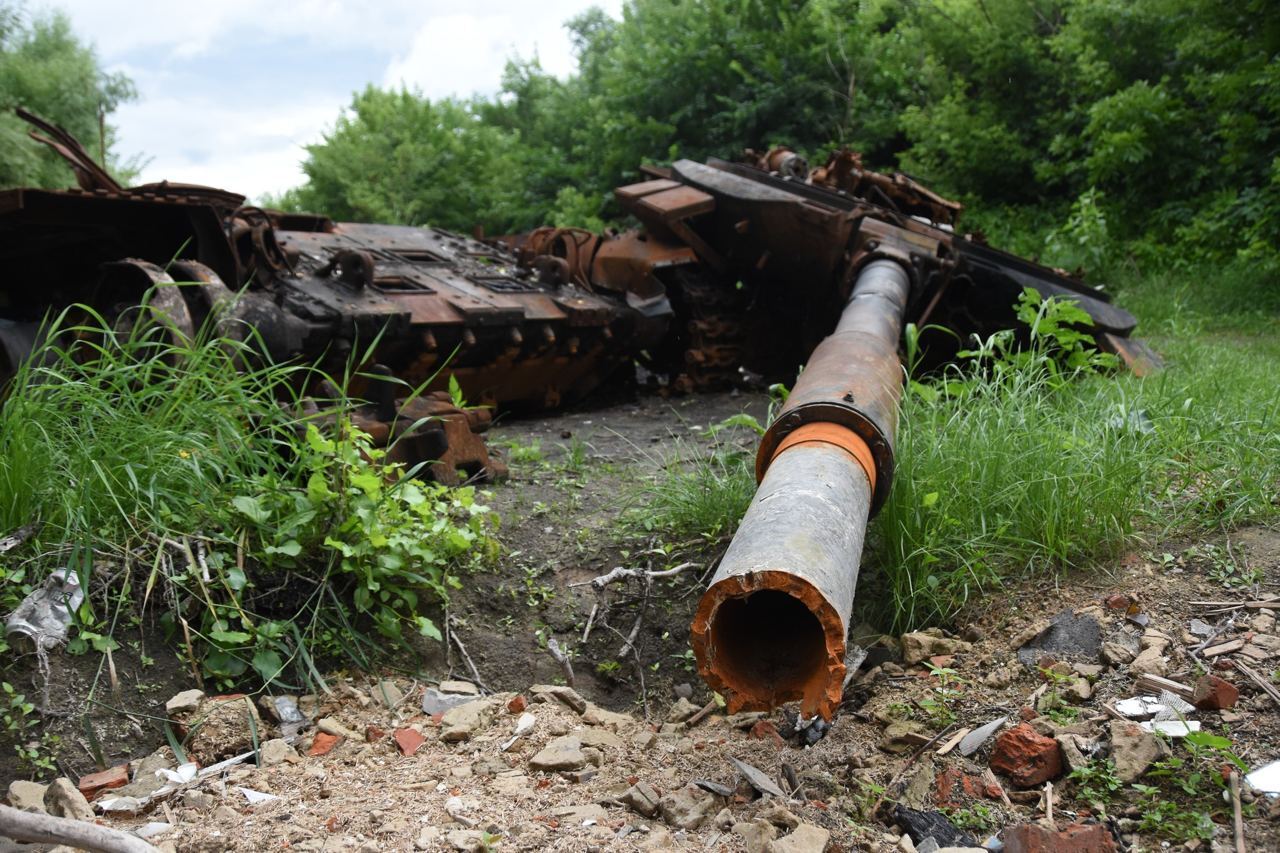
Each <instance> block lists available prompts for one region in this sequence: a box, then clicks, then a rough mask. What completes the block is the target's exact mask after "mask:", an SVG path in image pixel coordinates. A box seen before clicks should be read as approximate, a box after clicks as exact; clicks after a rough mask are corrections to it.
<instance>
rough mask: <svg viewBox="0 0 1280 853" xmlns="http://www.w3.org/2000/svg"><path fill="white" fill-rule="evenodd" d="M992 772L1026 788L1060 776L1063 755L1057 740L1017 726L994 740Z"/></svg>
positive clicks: (1023, 725) (1027, 727) (1022, 724)
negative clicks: (1003, 775) (1000, 774)
mask: <svg viewBox="0 0 1280 853" xmlns="http://www.w3.org/2000/svg"><path fill="white" fill-rule="evenodd" d="M991 769H992V770H995V771H997V772H999V773H1003V774H1005V775H1006V776H1008V777H1009V778H1010V780H1012V781H1013V783H1014V784H1015V785H1018V786H1019V787H1023V788H1029V787H1031V786H1032V785H1039V784H1041V783H1042V782H1047V781H1049V780H1050V779H1054V778H1057V777H1058V776H1059V775H1060V774H1061V773H1062V752H1061V750H1059V749H1058V742H1057V741H1056V740H1054V739H1053V738H1051V737H1045V736H1044V735H1042V734H1040V733H1039V732H1037V731H1036V730H1035V729H1033V728H1032V727H1031V726H1029V725H1027V724H1026V723H1020V724H1019V725H1017V726H1015V727H1013V728H1012V729H1009V730H1008V731H1006V732H1004V733H1003V734H1001V735H1000V736H999V737H997V738H996V743H995V747H994V748H993V749H992V752H991Z"/></svg>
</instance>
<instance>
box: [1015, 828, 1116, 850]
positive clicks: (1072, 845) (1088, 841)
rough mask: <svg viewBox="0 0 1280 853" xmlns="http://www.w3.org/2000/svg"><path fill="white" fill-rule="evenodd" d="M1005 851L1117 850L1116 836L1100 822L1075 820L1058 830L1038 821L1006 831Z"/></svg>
mask: <svg viewBox="0 0 1280 853" xmlns="http://www.w3.org/2000/svg"><path fill="white" fill-rule="evenodd" d="M1004 849H1005V853H1114V851H1115V849H1116V842H1115V839H1114V838H1112V837H1111V833H1110V832H1108V831H1107V828H1106V827H1105V826H1104V825H1102V824H1100V823H1089V824H1086V823H1073V824H1071V825H1070V826H1068V827H1066V828H1065V829H1062V830H1059V831H1058V832H1054V831H1053V830H1052V829H1049V828H1048V827H1047V826H1042V825H1041V824H1038V823H1023V824H1019V825H1018V826H1012V827H1009V828H1008V829H1006V830H1005V831H1004Z"/></svg>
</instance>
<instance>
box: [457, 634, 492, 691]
mask: <svg viewBox="0 0 1280 853" xmlns="http://www.w3.org/2000/svg"><path fill="white" fill-rule="evenodd" d="M449 639H451V640H453V643H454V645H456V646H457V647H458V653H459V654H461V655H462V659H463V660H464V661H466V664H467V669H469V670H471V680H472V681H474V682H475V683H476V686H477V687H479V688H480V689H481V690H483V691H484V692H485V693H492V692H493V691H492V690H490V689H489V688H488V686H487V685H485V683H484V681H483V680H482V679H481V678H480V670H478V669H476V664H475V661H473V660H471V655H469V654H467V647H466V646H464V645H463V644H462V638H461V637H459V636H458V627H457V626H456V625H453V626H452V630H451V631H449Z"/></svg>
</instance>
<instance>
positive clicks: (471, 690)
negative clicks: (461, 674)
mask: <svg viewBox="0 0 1280 853" xmlns="http://www.w3.org/2000/svg"><path fill="white" fill-rule="evenodd" d="M440 692H441V693H458V694H462V695H465V696H479V695H480V690H479V689H478V688H477V687H476V686H475V685H474V684H472V683H471V682H470V681H442V682H440Z"/></svg>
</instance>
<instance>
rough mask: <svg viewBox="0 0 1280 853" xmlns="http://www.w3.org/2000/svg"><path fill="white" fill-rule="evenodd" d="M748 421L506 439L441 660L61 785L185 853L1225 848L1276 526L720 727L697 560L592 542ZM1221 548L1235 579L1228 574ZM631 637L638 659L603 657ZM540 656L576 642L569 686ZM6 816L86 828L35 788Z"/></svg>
mask: <svg viewBox="0 0 1280 853" xmlns="http://www.w3.org/2000/svg"><path fill="white" fill-rule="evenodd" d="M766 405H767V401H766V400H765V399H764V398H763V396H761V395H751V394H737V393H734V394H720V395H707V396H703V397H684V398H676V399H671V400H667V399H662V398H658V397H649V398H642V399H640V400H639V401H635V400H628V401H623V402H620V403H615V404H613V405H601V406H597V407H594V408H592V409H582V410H578V411H574V412H570V413H566V414H562V415H557V416H554V417H546V418H542V419H538V420H527V421H512V422H507V423H503V424H500V425H499V426H498V428H497V429H496V431H495V435H494V436H493V444H494V446H496V447H500V448H503V452H504V453H505V455H506V456H507V458H508V461H509V463H510V466H511V469H512V473H513V477H512V479H511V480H510V481H508V482H506V483H503V484H498V485H495V486H493V487H492V488H491V490H490V493H489V496H488V500H489V501H490V502H491V504H492V505H493V506H494V507H495V508H497V509H498V511H499V512H500V514H501V515H502V517H503V519H504V524H505V525H506V526H505V529H504V530H503V531H502V533H501V536H502V539H503V541H504V544H505V547H506V554H505V560H506V565H505V567H504V568H502V569H496V570H494V571H492V572H490V573H487V574H483V575H478V576H476V577H475V578H474V581H475V582H474V583H470V584H468V585H467V588H466V589H465V590H463V591H460V592H459V593H458V594H457V596H455V598H454V599H453V602H452V604H451V615H450V619H449V624H450V626H451V628H452V630H453V632H454V634H456V638H457V641H460V642H456V643H455V642H451V643H449V644H448V648H449V653H448V654H447V655H446V654H445V651H444V649H443V648H436V650H435V653H434V657H427V658H426V659H425V660H424V662H423V663H422V667H421V669H420V670H419V672H418V673H417V675H416V677H409V676H407V675H405V674H396V673H394V672H390V671H387V672H384V673H382V674H375V673H350V672H348V673H341V672H339V673H336V674H334V675H333V676H332V677H331V678H330V679H329V680H328V682H327V683H328V685H329V688H330V691H331V693H330V694H328V695H323V694H322V695H309V696H298V697H291V698H292V699H293V700H294V701H295V703H296V708H297V710H298V711H299V712H300V713H301V717H302V719H300V720H299V719H298V718H296V717H290V716H289V715H288V714H284V715H283V720H282V714H281V712H280V711H279V709H278V707H277V703H275V702H274V701H273V700H272V699H271V698H270V697H267V696H257V697H253V698H247V697H237V696H230V697H227V696H221V697H214V696H204V695H203V694H201V693H199V692H188V693H183V694H179V695H175V696H173V698H172V699H169V701H168V702H167V703H164V705H163V707H161V703H160V702H155V707H154V708H152V709H151V713H154V714H156V715H157V716H167V717H169V718H170V720H171V721H172V722H173V724H174V727H175V730H176V731H177V732H178V733H179V734H180V735H182V736H185V743H186V752H187V754H186V756H185V757H186V758H189V759H191V760H193V761H195V762H196V763H197V764H198V765H199V766H200V767H201V768H212V772H209V771H205V773H204V774H203V775H196V774H197V771H196V769H195V768H194V767H188V768H185V769H184V768H182V767H179V766H178V765H179V764H180V762H179V761H178V760H177V758H176V756H175V755H174V752H173V750H172V749H171V748H170V747H168V746H163V745H160V744H162V743H163V741H161V742H160V743H156V742H148V741H147V740H146V739H145V738H132V739H130V740H128V741H125V742H122V743H118V744H114V745H110V746H111V749H110V754H111V755H112V756H114V759H113V760H115V761H116V762H117V763H118V765H119V766H118V767H117V768H116V769H114V770H108V771H107V772H106V773H105V774H90V773H89V772H88V771H90V770H92V768H91V767H88V766H86V767H85V768H84V769H85V771H86V775H85V776H83V777H80V778H78V779H77V780H76V781H77V782H78V784H79V787H80V789H81V790H82V791H83V792H84V793H85V794H87V795H88V796H89V799H90V800H91V801H92V806H91V807H92V808H94V809H95V810H96V812H97V814H96V816H95V819H96V820H97V821H98V822H99V823H101V824H103V825H106V826H110V827H114V828H118V829H121V830H128V831H133V832H136V833H137V834H140V835H143V836H146V837H147V838H148V840H149V842H150V843H152V844H154V845H157V846H158V847H160V848H161V849H172V850H192V851H214V850H268V849H296V850H365V851H374V850H455V849H456V850H575V851H576V850H583V851H585V850H635V849H646V850H679V849H683V850H750V851H757V850H769V851H821V850H828V851H836V850H883V851H889V850H893V851H902V853H911V851H912V850H932V849H934V848H935V846H936V847H938V848H955V847H961V848H963V847H984V848H985V849H988V850H999V849H1004V850H1009V851H1014V850H1091V851H1092V850H1098V851H1101V850H1153V849H1161V848H1162V847H1163V846H1164V845H1173V846H1182V847H1183V848H1184V849H1187V850H1197V849H1200V850H1211V849H1212V850H1231V849H1237V848H1236V847H1235V846H1234V845H1235V840H1234V832H1235V831H1234V829H1233V811H1234V809H1233V804H1232V797H1231V795H1230V791H1231V785H1230V784H1229V783H1228V782H1226V781H1223V780H1224V779H1228V778H1229V777H1228V776H1222V775H1221V774H1225V773H1229V771H1231V770H1232V769H1235V768H1237V767H1238V768H1240V772H1241V775H1243V772H1245V771H1253V770H1255V769H1257V768H1260V767H1263V766H1265V765H1267V764H1268V763H1270V762H1271V761H1273V760H1274V759H1275V758H1277V756H1280V725H1277V721H1278V720H1280V694H1277V693H1276V691H1275V689H1274V688H1273V687H1271V686H1270V683H1269V675H1270V673H1271V672H1272V671H1273V670H1274V667H1275V663H1276V661H1277V659H1280V631H1277V626H1276V620H1275V618H1274V617H1273V615H1272V613H1273V609H1274V606H1273V605H1274V602H1275V599H1274V597H1273V596H1269V595H1268V594H1266V593H1265V592H1261V590H1265V589H1268V588H1272V587H1273V585H1274V583H1275V582H1276V581H1277V580H1280V536H1277V535H1276V534H1275V533H1274V532H1273V531H1271V530H1268V529H1265V528H1258V527H1254V528H1245V529H1241V530H1237V531H1234V532H1233V533H1232V534H1231V535H1230V538H1229V539H1227V538H1222V539H1219V540H1206V541H1197V542H1175V541H1167V542H1162V543H1159V544H1158V545H1156V546H1154V547H1152V548H1151V549H1142V550H1141V551H1134V552H1131V553H1128V554H1126V555H1124V556H1122V557H1121V558H1119V559H1118V560H1116V561H1114V563H1112V564H1110V565H1107V566H1103V567H1101V569H1100V570H1096V571H1093V572H1091V573H1089V574H1087V575H1084V574H1080V575H1074V574H1068V575H1065V576H1063V577H1061V578H1060V579H1059V580H1058V581H1057V582H1056V583H1051V584H1046V582H1045V581H1044V579H1039V580H1035V581H1032V582H1027V583H1024V584H1021V585H1018V586H1011V587H1010V588H1008V589H1006V590H1004V591H1003V592H1002V593H1001V594H998V595H994V596H989V597H986V598H984V599H981V600H975V602H973V603H971V605H970V606H969V608H968V609H967V610H966V612H965V613H964V614H963V615H962V617H961V618H960V619H958V620H956V623H955V624H954V626H953V629H954V631H953V632H944V631H942V630H938V629H930V630H928V631H924V632H917V633H911V634H907V635H903V636H886V635H882V634H878V633H877V632H876V631H875V630H874V629H873V628H871V627H870V626H866V625H863V626H861V627H859V628H855V630H854V640H855V641H856V642H857V643H859V644H860V647H861V648H863V649H864V650H866V652H867V656H866V658H865V659H864V660H863V662H862V665H861V668H860V669H859V671H858V673H857V674H856V676H855V677H853V678H852V679H851V680H850V683H849V685H848V687H847V689H846V691H845V699H844V703H843V705H842V706H841V708H840V711H839V713H838V714H837V715H836V717H835V719H834V720H833V721H832V723H831V725H830V726H829V728H828V727H826V726H825V725H823V724H822V723H821V722H817V723H811V724H810V725H808V726H806V725H804V724H805V723H806V722H809V721H805V720H802V719H798V718H797V716H796V714H795V711H794V706H788V707H784V708H782V709H779V710H777V711H775V712H773V713H770V714H762V713H744V714H736V715H731V716H730V715H726V713H725V711H724V709H723V708H721V707H720V706H719V704H718V703H717V701H716V697H715V696H714V695H712V694H711V693H710V692H709V691H708V690H707V688H706V687H705V686H703V685H702V684H701V682H700V680H699V679H698V678H697V676H696V674H695V673H694V672H692V668H691V667H690V666H689V663H688V657H687V655H686V654H685V650H687V645H686V642H685V640H686V637H687V625H688V620H689V617H690V614H691V612H692V609H693V606H694V604H695V603H696V601H697V596H698V595H699V594H700V592H701V590H702V588H703V585H702V584H703V582H704V581H703V579H702V578H701V576H702V575H703V574H704V571H705V567H706V565H707V564H708V561H709V560H711V559H712V558H713V556H714V554H713V553H711V552H710V551H709V550H708V547H707V546H696V545H695V546H690V547H689V548H688V549H687V551H686V552H685V553H684V554H683V556H682V555H676V557H675V559H684V560H685V561H686V562H690V563H693V564H695V565H693V566H691V567H690V568H689V569H687V570H685V571H682V572H680V573H677V574H676V575H674V576H672V577H670V578H668V579H663V580H662V581H661V584H660V585H656V584H655V585H654V586H653V588H652V589H650V590H649V591H648V592H647V593H646V592H641V591H639V590H640V589H641V587H640V586H639V585H638V582H636V581H635V580H634V579H629V580H625V581H624V582H621V583H617V584H610V585H608V586H606V587H605V588H604V589H600V590H597V589H596V588H594V587H592V586H591V585H590V584H589V581H590V580H591V579H592V578H595V577H598V576H601V575H603V574H606V573H607V572H608V571H609V570H610V569H611V568H612V567H613V566H615V565H618V564H620V563H623V562H628V561H629V562H630V563H631V564H636V559H637V558H636V557H634V556H632V555H633V554H634V553H637V552H638V551H639V550H640V546H639V545H636V544H635V543H636V542H640V543H643V542H644V541H646V540H645V539H644V538H643V537H641V538H639V539H634V540H633V539H628V538H627V537H625V536H617V535H609V534H608V528H609V525H611V524H613V523H614V518H615V517H616V516H617V515H618V514H619V513H620V512H626V511H628V509H627V506H628V501H627V500H625V498H626V496H627V493H628V492H629V491H631V490H634V489H635V488H638V484H639V483H640V482H642V481H643V480H644V479H645V478H646V477H652V476H653V475H654V473H655V471H657V470H659V469H660V468H661V467H662V466H663V465H664V464H666V463H667V462H669V461H670V460H669V459H668V458H667V457H664V456H662V455H661V454H660V453H658V451H656V450H655V449H654V445H656V444H658V442H659V441H666V440H669V439H670V438H671V436H672V433H673V432H674V433H677V434H678V435H681V436H684V435H687V436H700V435H704V434H705V432H706V430H707V428H708V427H709V426H710V425H711V424H714V423H717V422H720V421H722V420H723V419H724V418H726V417H729V416H731V415H733V414H735V413H738V412H743V411H746V412H750V413H756V414H758V415H762V414H763V410H764V408H765V407H766ZM673 424H674V426H673ZM723 440H724V441H726V442H734V441H740V442H742V443H743V444H744V446H749V445H750V443H751V442H750V440H748V439H746V438H742V437H733V436H731V435H729V434H726V435H725V437H724V439H723ZM676 446H677V447H679V446H680V444H679V443H678V444H677V445H676ZM620 496H621V498H620ZM620 500H621V503H620ZM580 531H585V535H583V534H581V533H579V532H580ZM632 549H634V550H632ZM1228 553H1229V554H1230V556H1231V560H1233V561H1234V564H1235V565H1238V566H1244V567H1247V569H1248V571H1249V572H1250V573H1252V574H1251V578H1252V580H1253V581H1254V585H1253V586H1252V587H1250V588H1249V589H1247V590H1245V589H1231V590H1226V589H1224V587H1222V586H1220V585H1219V584H1218V583H1216V582H1215V581H1214V578H1216V577H1218V576H1219V575H1220V573H1221V572H1222V571H1223V563H1224V561H1225V555H1226V554H1228ZM664 565H665V563H664ZM864 581H865V582H866V583H867V584H868V589H871V590H874V589H875V584H874V579H873V578H871V577H868V578H866V579H864ZM593 610H594V611H595V612H594V615H593ZM637 616H643V618H642V619H639V620H637V618H636V617H637ZM589 620H590V621H591V622H592V630H591V631H590V632H589V633H590V637H589V639H588V641H587V642H585V643H582V642H580V640H581V637H582V634H583V632H584V631H585V629H586V626H587V624H588V621H589ZM637 621H638V623H639V627H638V628H637V629H635V631H634V637H633V641H632V643H630V644H629V645H630V646H631V647H633V648H634V651H633V652H628V654H630V655H633V656H634V659H635V660H637V661H643V663H644V666H643V667H636V666H631V665H630V663H629V662H627V661H626V660H625V659H626V655H623V654H620V650H619V647H620V646H621V645H622V644H623V642H624V641H625V640H627V639H628V635H630V634H632V633H633V632H632V629H633V627H634V626H635V625H636V624H637ZM551 635H555V636H558V637H560V638H561V639H562V641H566V645H570V646H572V648H573V650H574V651H573V662H574V664H575V665H576V673H575V679H574V683H575V687H574V688H570V687H568V685H567V684H565V682H566V680H567V678H566V673H565V671H564V669H563V668H562V667H561V665H560V664H559V663H557V661H556V660H555V659H554V658H553V656H552V655H551V654H549V653H548V651H547V650H546V648H545V645H546V643H545V639H546V638H547V637H549V636H551ZM464 652H465V656H464V654H463V653H464ZM602 664H603V665H602ZM472 667H474V670H472ZM55 672H56V658H55ZM1250 673H1252V674H1257V677H1258V681H1254V680H1253V679H1252V678H1251V676H1250ZM424 675H425V676H429V677H424ZM641 676H646V677H644V678H642V677H641ZM1140 679H1141V681H1140ZM1160 679H1164V680H1160ZM184 686H185V687H190V686H191V685H184V684H181V683H175V687H184ZM1166 690H1172V691H1173V692H1172V693H1167V692H1164V691H1166ZM1179 694H1181V697H1183V698H1185V699H1186V700H1188V701H1187V702H1185V703H1183V702H1181V701H1180V700H1179ZM1144 695H1146V696H1150V697H1152V698H1151V700H1150V701H1149V703H1146V704H1144V703H1141V702H1140V703H1137V705H1136V706H1135V703H1134V702H1133V701H1132V698H1133V697H1137V696H1144ZM153 699H154V697H153ZM1126 700H1129V701H1126ZM286 704H287V703H286ZM1153 716H1154V717H1155V719H1156V721H1157V722H1156V723H1154V724H1153V723H1152V722H1151V718H1152V717H1153ZM290 719H292V720H293V721H294V722H293V723H292V725H290V724H289V720H290ZM199 720H203V721H204V722H202V723H200V722H196V721H199ZM251 720H252V722H251ZM1144 723H1145V724H1146V726H1148V727H1152V726H1153V725H1154V726H1156V727H1163V728H1164V729H1165V730H1166V734H1164V735H1157V734H1152V733H1149V732H1148V731H1146V730H1144V728H1143V725H1144ZM1184 724H1185V728H1194V729H1199V732H1197V733H1194V734H1192V735H1190V736H1189V737H1190V740H1188V738H1187V737H1180V736H1177V735H1179V734H1181V733H1182V732H1179V731H1178V729H1179V727H1182V726H1184ZM255 745H256V746H257V747H258V749H257V750H256V754H255ZM157 746H159V749H156V747H157ZM153 750H154V751H153ZM148 753H150V754H149V755H148ZM237 757H239V758H240V759H241V760H239V761H236V758H237ZM128 759H133V761H129V760H128ZM166 770H167V771H168V774H166V773H165V771H166ZM157 774H159V775H157ZM126 782H128V787H114V786H120V785H124V784H125V783H126ZM1273 784H1274V783H1273ZM99 786H106V787H99ZM1144 786H1146V787H1144ZM67 787H70V786H67ZM157 789H159V792H158V793H157ZM1239 790H1240V791H1241V793H1240V795H1239V801H1238V802H1239V806H1240V820H1241V821H1242V824H1243V833H1244V836H1243V837H1244V839H1245V841H1246V843H1247V849H1253V850H1262V849H1275V847H1276V846H1277V845H1278V844H1280V834H1278V833H1277V831H1276V828H1275V827H1276V824H1275V823H1274V819H1275V817H1276V816H1277V814H1278V813H1280V803H1278V802H1277V801H1274V800H1271V799H1269V798H1267V797H1266V796H1265V795H1263V794H1261V793H1259V792H1255V791H1253V790H1251V789H1250V787H1249V786H1248V785H1243V786H1242V787H1241V788H1240V789H1239ZM9 797H10V802H11V803H13V804H14V805H16V806H18V807H19V808H27V809H30V810H34V811H39V810H42V809H45V808H48V809H50V810H52V811H54V812H55V813H74V811H68V809H72V810H74V809H75V808H77V807H80V808H83V806H82V805H78V804H77V803H74V802H72V803H71V804H70V805H67V804H66V803H65V802H64V801H65V800H68V799H72V800H73V799H74V796H69V795H68V792H67V791H66V790H58V791H55V790H54V789H53V788H50V789H48V790H43V789H42V788H40V787H39V786H37V785H35V784H33V783H24V782H21V781H19V782H15V783H13V784H12V785H11V786H10V788H9ZM1198 814H1203V815H1207V816H1208V817H1207V818H1197V817H1196V815H1198ZM83 816H86V817H87V815H83ZM3 849H33V848H26V847H23V846H21V845H15V846H13V847H5V848H3Z"/></svg>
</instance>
